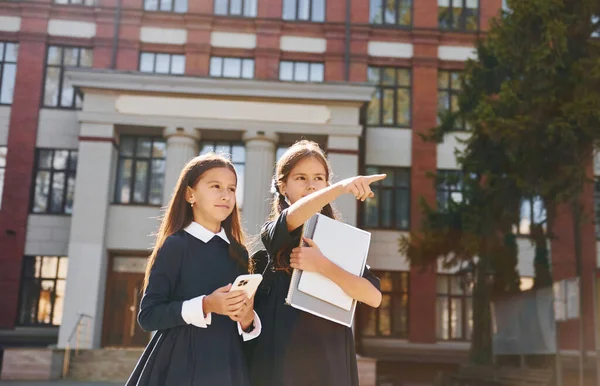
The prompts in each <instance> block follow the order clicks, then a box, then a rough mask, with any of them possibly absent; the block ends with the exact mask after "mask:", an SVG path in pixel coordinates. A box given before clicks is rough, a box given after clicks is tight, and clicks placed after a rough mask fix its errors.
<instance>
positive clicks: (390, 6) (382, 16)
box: [369, 0, 412, 27]
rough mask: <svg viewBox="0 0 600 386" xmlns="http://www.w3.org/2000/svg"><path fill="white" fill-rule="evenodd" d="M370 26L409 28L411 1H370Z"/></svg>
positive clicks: (410, 22) (410, 23)
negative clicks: (381, 25)
mask: <svg viewBox="0 0 600 386" xmlns="http://www.w3.org/2000/svg"><path fill="white" fill-rule="evenodd" d="M370 3H371V6H370V12H369V21H370V23H371V24H383V25H387V26H400V27H410V26H411V25H412V0H397V1H389V0H371V1H370Z"/></svg>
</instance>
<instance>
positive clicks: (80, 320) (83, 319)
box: [62, 313, 94, 378]
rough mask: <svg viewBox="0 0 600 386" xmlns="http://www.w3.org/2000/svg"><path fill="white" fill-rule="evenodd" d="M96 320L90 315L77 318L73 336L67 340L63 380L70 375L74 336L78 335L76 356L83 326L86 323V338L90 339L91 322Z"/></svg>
mask: <svg viewBox="0 0 600 386" xmlns="http://www.w3.org/2000/svg"><path fill="white" fill-rule="evenodd" d="M93 319H94V318H93V317H92V316H91V315H88V314H84V313H81V314H78V317H77V322H76V323H75V326H74V327H73V331H71V334H70V335H69V339H67V344H66V346H65V357H64V359H63V371H62V376H63V378H66V376H67V374H69V368H70V366H71V341H72V340H73V336H75V334H77V335H76V340H75V355H77V354H78V353H79V343H80V341H81V326H82V325H83V323H84V322H85V334H84V336H85V337H88V332H89V331H88V329H89V326H90V322H91V321H92V320H93Z"/></svg>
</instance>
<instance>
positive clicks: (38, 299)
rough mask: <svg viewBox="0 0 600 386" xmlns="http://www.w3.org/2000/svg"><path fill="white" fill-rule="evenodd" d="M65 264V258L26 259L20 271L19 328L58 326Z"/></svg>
mask: <svg viewBox="0 0 600 386" xmlns="http://www.w3.org/2000/svg"><path fill="white" fill-rule="evenodd" d="M67 265H68V260H67V258H66V257H64V256H25V257H24V258H23V267H22V271H21V294H20V301H19V316H18V317H19V321H18V323H19V324H20V325H25V326H27V325H40V324H42V325H43V324H46V325H54V326H58V325H60V322H61V320H62V315H63V302H64V298H65V281H66V278H67Z"/></svg>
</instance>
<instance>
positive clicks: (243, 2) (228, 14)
mask: <svg viewBox="0 0 600 386" xmlns="http://www.w3.org/2000/svg"><path fill="white" fill-rule="evenodd" d="M219 1H223V2H224V3H225V7H226V8H227V11H226V12H225V13H217V2H219ZM233 1H234V0H213V14H214V15H215V16H223V17H239V18H253V17H257V16H258V3H259V1H258V0H239V2H240V3H241V5H240V7H241V8H240V9H241V13H240V14H239V15H238V14H235V13H232V12H231V4H232V3H233ZM248 3H253V4H254V9H252V10H250V11H249V13H248V14H246V5H247V4H248Z"/></svg>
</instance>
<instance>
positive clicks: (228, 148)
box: [200, 141, 246, 209]
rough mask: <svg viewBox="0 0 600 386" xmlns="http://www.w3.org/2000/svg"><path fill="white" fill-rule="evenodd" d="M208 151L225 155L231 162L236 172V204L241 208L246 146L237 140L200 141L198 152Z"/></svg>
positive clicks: (204, 152)
mask: <svg viewBox="0 0 600 386" xmlns="http://www.w3.org/2000/svg"><path fill="white" fill-rule="evenodd" d="M210 152H214V153H217V154H220V155H222V156H224V157H227V158H228V159H229V160H230V161H231V163H232V164H233V167H234V168H235V171H236V174H237V190H236V198H237V205H238V208H240V209H241V208H242V206H243V204H244V176H245V173H244V172H245V162H246V148H245V147H244V145H243V144H242V143H237V142H221V141H202V145H201V147H200V154H206V153H210Z"/></svg>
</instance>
